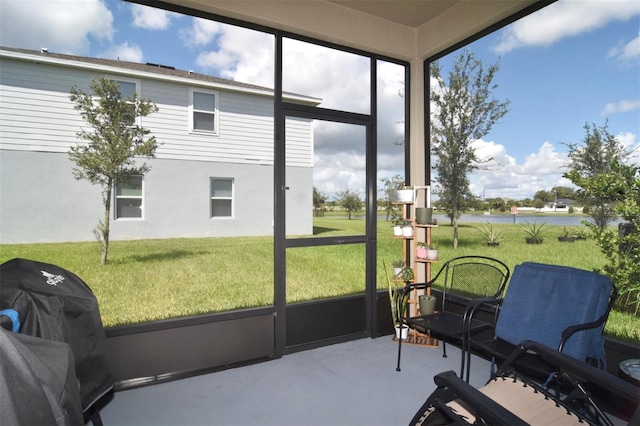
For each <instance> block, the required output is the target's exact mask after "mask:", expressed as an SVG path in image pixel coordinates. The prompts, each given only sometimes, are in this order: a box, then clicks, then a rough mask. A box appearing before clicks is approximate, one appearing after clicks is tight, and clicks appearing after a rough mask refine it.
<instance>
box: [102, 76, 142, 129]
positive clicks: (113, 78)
mask: <svg viewBox="0 0 640 426" xmlns="http://www.w3.org/2000/svg"><path fill="white" fill-rule="evenodd" d="M107 78H108V79H109V81H116V82H117V83H118V87H119V86H120V83H121V82H122V83H131V84H133V85H135V93H136V95H137V97H138V99H139V98H140V80H139V79H135V78H129V77H123V76H119V75H117V76H116V75H110V76H107ZM120 95H121V96H122V98H123V99H126V98H128V96H124V94H123V93H122V92H120ZM127 103H130V102H127ZM134 108H137V106H136V105H134ZM135 124H136V125H137V126H140V125H141V121H140V117H139V116H137V115H136V119H135Z"/></svg>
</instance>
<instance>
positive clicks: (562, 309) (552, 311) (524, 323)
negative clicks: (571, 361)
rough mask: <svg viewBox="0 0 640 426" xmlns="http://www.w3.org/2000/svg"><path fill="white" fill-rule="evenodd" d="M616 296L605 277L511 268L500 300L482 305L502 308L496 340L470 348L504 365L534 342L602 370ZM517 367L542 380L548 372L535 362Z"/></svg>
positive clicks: (543, 267) (542, 267)
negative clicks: (524, 344)
mask: <svg viewBox="0 0 640 426" xmlns="http://www.w3.org/2000/svg"><path fill="white" fill-rule="evenodd" d="M616 296H617V290H616V288H615V286H614V285H613V283H612V282H611V279H610V278H609V277H607V276H605V275H601V274H598V273H595V272H591V271H586V270H582V269H577V268H572V267H568V266H560V265H547V264H542V263H534V262H524V263H522V264H520V265H517V266H516V267H515V269H514V271H513V275H512V277H511V281H510V282H509V286H508V288H507V291H506V293H505V296H504V299H503V300H497V301H490V302H487V301H483V302H481V303H482V304H491V305H492V306H496V305H497V304H500V305H501V306H500V309H499V314H498V319H497V322H496V326H495V336H494V338H493V339H491V340H483V341H476V340H472V339H469V343H470V345H473V349H474V350H476V351H479V352H480V353H483V354H485V355H489V356H490V357H491V358H493V360H494V361H495V362H497V363H498V364H499V363H501V362H503V361H504V360H506V359H507V357H508V356H509V355H510V354H511V353H512V352H513V350H514V349H515V348H516V345H517V344H518V343H519V342H522V341H525V340H533V341H536V342H539V343H542V344H544V345H546V346H548V347H551V348H554V349H557V350H558V351H560V352H564V353H565V354H567V355H569V356H571V357H573V358H575V359H577V360H580V361H583V362H591V363H593V364H594V365H596V366H597V367H599V368H604V367H605V366H606V365H605V354H604V339H603V337H602V332H603V329H604V324H605V322H606V321H607V318H608V316H609V312H610V310H611V307H612V306H613V303H614V301H615V299H616ZM471 328H473V324H472V323H471ZM468 349H469V347H467V375H468V374H469V369H470V351H469V350H468ZM525 361H526V362H525ZM519 365H520V366H521V368H522V369H523V371H525V370H526V372H527V374H529V375H532V376H533V375H537V376H539V377H540V378H544V377H545V376H546V375H548V374H549V373H550V372H551V371H552V369H550V368H548V367H547V366H546V365H545V363H543V362H542V363H541V362H539V359H538V358H537V357H533V356H531V357H521V360H520V361H519Z"/></svg>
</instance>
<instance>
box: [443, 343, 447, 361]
mask: <svg viewBox="0 0 640 426" xmlns="http://www.w3.org/2000/svg"><path fill="white" fill-rule="evenodd" d="M446 357H447V344H446V343H445V342H444V341H442V358H446Z"/></svg>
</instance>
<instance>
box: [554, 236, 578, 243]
mask: <svg viewBox="0 0 640 426" xmlns="http://www.w3.org/2000/svg"><path fill="white" fill-rule="evenodd" d="M575 240H576V237H558V241H560V242H561V243H573V242H575Z"/></svg>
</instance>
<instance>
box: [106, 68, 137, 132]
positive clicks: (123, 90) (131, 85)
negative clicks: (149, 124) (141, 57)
mask: <svg viewBox="0 0 640 426" xmlns="http://www.w3.org/2000/svg"><path fill="white" fill-rule="evenodd" d="M111 81H112V82H113V81H115V82H116V83H118V90H119V91H120V95H121V96H122V99H128V98H129V97H130V96H131V95H133V94H134V93H138V83H137V82H136V81H135V80H120V79H115V78H113V79H111ZM129 104H130V106H131V114H133V116H134V117H135V112H136V106H135V105H134V104H133V103H131V102H129ZM134 121H135V122H136V124H140V123H138V122H137V121H138V118H136V119H135V120H134Z"/></svg>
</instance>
